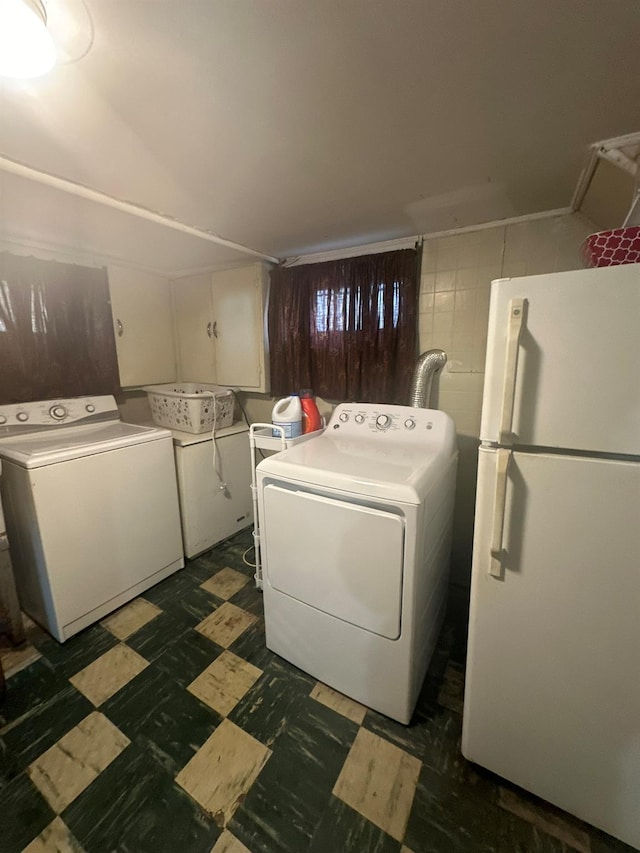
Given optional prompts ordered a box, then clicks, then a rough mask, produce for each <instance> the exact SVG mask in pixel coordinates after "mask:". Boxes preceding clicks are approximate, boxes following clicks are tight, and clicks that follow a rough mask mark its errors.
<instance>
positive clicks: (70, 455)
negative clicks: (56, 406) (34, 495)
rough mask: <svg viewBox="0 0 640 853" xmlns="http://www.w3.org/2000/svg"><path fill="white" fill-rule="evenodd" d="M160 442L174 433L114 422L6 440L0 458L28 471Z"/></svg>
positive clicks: (13, 437) (0, 442) (1, 443)
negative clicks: (150, 442) (141, 444)
mask: <svg viewBox="0 0 640 853" xmlns="http://www.w3.org/2000/svg"><path fill="white" fill-rule="evenodd" d="M159 438H166V439H170V438H171V433H170V432H169V430H167V429H160V428H158V427H143V426H137V425H135V424H125V423H122V421H110V422H107V423H99V424H91V425H87V426H75V427H69V428H62V429H58V430H55V431H53V432H47V431H43V432H33V433H29V434H28V435H23V436H12V437H11V438H6V439H2V440H0V458H2V459H9V460H11V461H12V462H16V463H17V464H18V465H22V466H23V467H24V468H40V467H42V466H43V465H52V464H54V463H56V462H67V461H68V460H70V459H78V458H79V457H81V456H92V455H94V454H96V453H105V452H106V451H108V450H117V449H118V448H121V447H129V446H130V445H132V444H140V443H143V442H147V441H156V440H157V439H159Z"/></svg>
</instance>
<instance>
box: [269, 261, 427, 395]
mask: <svg viewBox="0 0 640 853" xmlns="http://www.w3.org/2000/svg"><path fill="white" fill-rule="evenodd" d="M419 263H420V258H419V252H418V250H417V249H402V250H400V251H397V252H384V253H381V254H377V255H363V256H361V257H357V258H345V259H343V260H337V261H326V262H324V263H320V264H305V265H302V266H298V267H277V268H276V269H274V270H272V272H271V290H270V296H269V345H270V353H271V356H270V358H271V391H272V394H274V395H275V396H282V395H287V394H290V393H291V392H292V391H298V390H299V389H300V388H312V389H313V391H314V392H315V393H316V394H318V395H319V396H321V397H324V398H326V399H328V400H350V401H360V402H369V403H399V404H405V405H406V404H407V403H408V400H409V387H410V384H411V376H412V373H413V369H414V367H415V363H416V358H417V354H418V353H417V347H418V338H417V314H418V294H419Z"/></svg>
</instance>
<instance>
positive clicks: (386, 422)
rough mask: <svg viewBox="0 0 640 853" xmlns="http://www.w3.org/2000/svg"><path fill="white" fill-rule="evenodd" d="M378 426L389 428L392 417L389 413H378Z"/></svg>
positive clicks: (379, 427)
mask: <svg viewBox="0 0 640 853" xmlns="http://www.w3.org/2000/svg"><path fill="white" fill-rule="evenodd" d="M376 426H377V427H378V429H388V428H389V427H390V426H391V418H390V417H389V415H378V417H377V418H376Z"/></svg>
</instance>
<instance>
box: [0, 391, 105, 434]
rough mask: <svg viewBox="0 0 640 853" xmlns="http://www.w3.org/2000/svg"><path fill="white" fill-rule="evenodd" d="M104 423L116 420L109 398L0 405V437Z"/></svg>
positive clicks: (78, 398) (68, 399) (80, 398)
mask: <svg viewBox="0 0 640 853" xmlns="http://www.w3.org/2000/svg"><path fill="white" fill-rule="evenodd" d="M107 420H120V412H119V411H118V407H117V405H116V401H115V399H114V398H113V397H110V396H99V397H73V398H66V399H60V400H43V401H40V402H33V403H14V404H10V405H7V406H0V437H2V436H7V435H12V434H16V433H18V434H19V433H23V432H36V431H37V430H46V429H55V428H56V427H61V426H72V425H73V426H79V425H80V424H82V423H93V422H95V421H107Z"/></svg>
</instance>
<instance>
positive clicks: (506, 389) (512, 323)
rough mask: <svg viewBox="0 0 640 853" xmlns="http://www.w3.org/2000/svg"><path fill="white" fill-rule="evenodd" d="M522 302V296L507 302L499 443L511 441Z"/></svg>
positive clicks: (509, 442)
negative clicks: (505, 351) (505, 350)
mask: <svg viewBox="0 0 640 853" xmlns="http://www.w3.org/2000/svg"><path fill="white" fill-rule="evenodd" d="M524 303H525V300H524V299H523V298H522V297H518V298H516V299H511V300H510V302H509V326H508V329H507V353H506V357H505V361H504V386H503V389H502V409H501V412H500V433H499V439H498V441H499V443H500V444H511V442H512V441H513V434H512V428H513V403H514V399H515V394H516V374H517V372H518V352H519V349H520V334H521V332H522V321H523V318H524Z"/></svg>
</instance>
